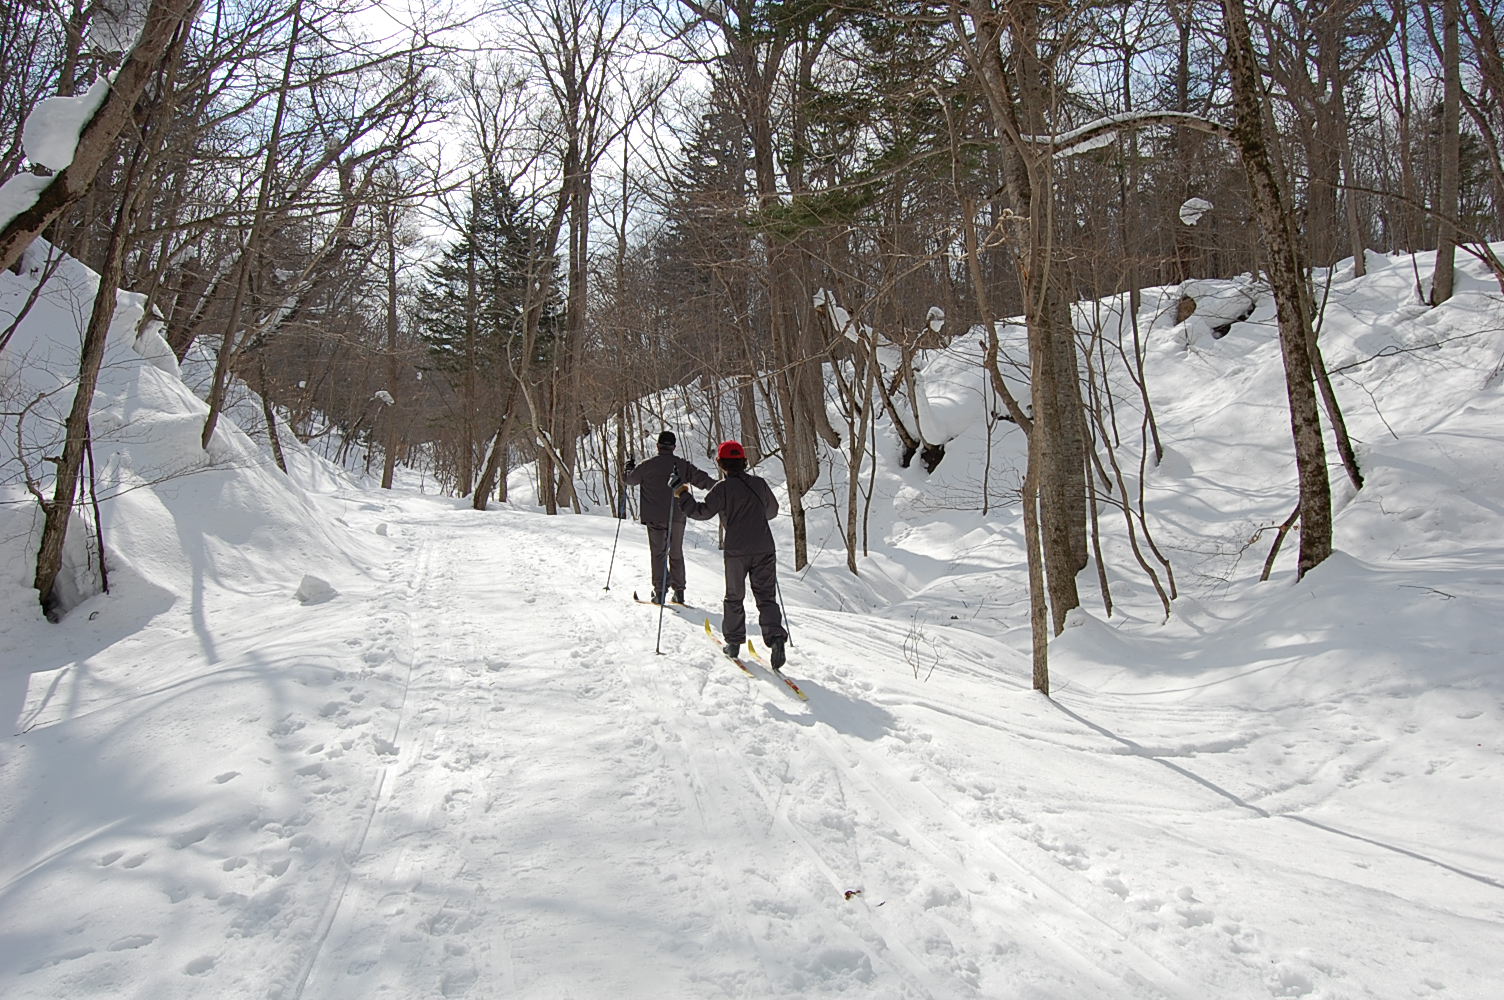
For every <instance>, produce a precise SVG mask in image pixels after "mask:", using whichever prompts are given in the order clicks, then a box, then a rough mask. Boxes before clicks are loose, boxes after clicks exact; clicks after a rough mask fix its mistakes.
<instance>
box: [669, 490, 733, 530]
mask: <svg viewBox="0 0 1504 1000" xmlns="http://www.w3.org/2000/svg"><path fill="white" fill-rule="evenodd" d="M678 498H679V509H680V510H682V511H684V516H686V517H692V518H694V519H695V520H696V521H708V520H710V519H711V518H712V517H715V516H716V515H717V514H719V513H720V512H721V511H723V510H725V509H726V490H725V488H724V487H723V486H722V485H721V484H720V483H716V484H715V485H714V486H713V487H711V489H710V492H709V493H707V494H705V499H704V500H696V499H695V498H694V495H693V494H691V493H690V492H689V487H688V486H681V487H679V493H678Z"/></svg>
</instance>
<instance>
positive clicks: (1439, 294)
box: [1430, 0, 1462, 306]
mask: <svg viewBox="0 0 1504 1000" xmlns="http://www.w3.org/2000/svg"><path fill="white" fill-rule="evenodd" d="M1432 6H1433V7H1434V4H1433V5H1432ZM1457 7H1458V0H1441V61H1442V74H1443V77H1442V79H1443V85H1442V113H1441V177H1440V185H1439V188H1438V191H1437V204H1436V227H1437V238H1436V271H1435V273H1434V274H1433V276H1432V278H1431V298H1430V303H1431V305H1433V306H1439V305H1441V304H1442V303H1443V302H1445V301H1446V300H1447V299H1450V298H1451V297H1452V288H1453V285H1454V283H1455V267H1456V264H1455V258H1456V256H1457V216H1458V206H1459V200H1460V199H1459V194H1458V188H1459V185H1460V176H1461V171H1462V168H1461V158H1462V141H1461V113H1460V110H1459V109H1460V107H1461V104H1462V65H1461V63H1462V60H1461V57H1460V55H1459V53H1458V38H1457V21H1458V9H1457Z"/></svg>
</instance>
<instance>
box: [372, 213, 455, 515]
mask: <svg viewBox="0 0 1504 1000" xmlns="http://www.w3.org/2000/svg"><path fill="white" fill-rule="evenodd" d="M387 221H388V223H389V224H388V225H387V227H386V391H387V394H388V395H390V396H391V397H392V401H391V402H390V403H388V404H387V405H386V410H385V411H384V412H383V414H382V415H383V416H384V417H386V421H385V428H386V434H385V435H384V439H385V440H384V448H385V453H384V454H383V455H382V458H381V488H382V489H384V490H389V489H391V488H392V482H393V480H395V479H396V475H397V440H398V426H397V405H398V395H397V393H398V391H399V390H398V387H397V379H398V377H399V372H398V369H397V207H396V206H395V205H389V206H387ZM472 256H474V255H473V254H472Z"/></svg>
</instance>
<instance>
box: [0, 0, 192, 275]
mask: <svg viewBox="0 0 1504 1000" xmlns="http://www.w3.org/2000/svg"><path fill="white" fill-rule="evenodd" d="M197 9H198V3H197V0H152V4H151V6H150V7H149V8H148V9H147V12H146V21H145V23H144V26H143V27H142V29H141V37H140V38H139V39H137V41H136V46H135V48H133V49H132V50H131V54H130V55H129V56H128V57H127V58H126V60H125V64H124V65H123V66H121V67H120V71H119V72H118V73H117V74H116V75H115V80H114V83H113V84H111V86H110V92H109V94H107V95H106V96H105V99H104V103H102V104H101V105H100V106H99V110H98V111H96V112H95V113H94V117H93V118H91V119H90V120H89V123H88V124H87V125H85V126H84V128H83V131H82V132H81V133H80V134H79V137H78V146H77V148H76V150H75V151H74V154H73V162H72V163H70V164H69V165H68V166H66V167H64V168H63V169H61V170H59V171H58V172H57V173H56V174H55V175H53V177H52V183H50V184H48V185H47V187H46V188H44V189H43V190H42V192H41V194H40V195H38V197H37V200H36V202H35V203H34V204H33V205H32V206H31V207H30V208H28V209H27V210H26V211H24V212H21V213H20V214H18V215H17V216H16V217H15V218H14V219H12V220H10V222H9V223H7V224H6V225H5V227H4V228H3V229H0V268H8V267H10V266H11V265H12V264H14V263H15V262H16V261H17V260H19V259H20V256H21V252H22V251H23V250H25V249H26V248H27V247H28V246H30V245H31V242H32V240H34V239H36V238H37V237H38V236H40V235H41V234H42V231H43V230H44V229H46V228H47V227H48V226H50V225H51V224H52V223H53V222H54V221H55V220H56V219H57V217H58V216H60V215H61V214H62V213H63V211H64V209H66V208H67V207H68V206H69V205H71V204H73V203H74V202H75V201H77V200H78V199H79V198H81V197H83V196H84V194H85V193H86V192H87V191H88V190H89V186H90V185H91V184H92V183H93V182H94V177H95V175H96V174H98V173H99V170H100V168H101V167H103V166H104V164H105V162H106V161H107V160H108V159H109V158H110V156H111V155H112V154H113V153H114V152H115V143H116V140H117V139H119V138H120V133H121V132H122V131H124V130H125V127H126V125H128V124H129V123H130V121H131V118H132V116H133V113H134V111H135V107H136V102H137V101H139V100H140V99H141V95H142V94H143V93H144V92H145V90H146V85H147V83H148V82H150V80H151V78H152V77H153V76H155V75H156V73H157V71H158V70H159V69H160V67H161V65H162V62H163V61H164V60H165V59H166V58H167V57H168V51H169V49H170V47H171V45H172V42H173V39H174V38H175V37H176V36H177V34H178V32H179V31H180V30H182V29H183V28H184V26H185V25H186V24H187V23H188V22H189V21H190V20H191V19H192V18H193V15H194V12H195V11H197Z"/></svg>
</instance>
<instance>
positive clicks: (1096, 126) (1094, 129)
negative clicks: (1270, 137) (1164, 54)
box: [1023, 111, 1230, 156]
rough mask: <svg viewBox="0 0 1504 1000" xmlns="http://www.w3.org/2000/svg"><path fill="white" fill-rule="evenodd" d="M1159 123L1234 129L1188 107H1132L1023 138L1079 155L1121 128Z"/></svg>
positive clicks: (1213, 131)
mask: <svg viewBox="0 0 1504 1000" xmlns="http://www.w3.org/2000/svg"><path fill="white" fill-rule="evenodd" d="M1157 125H1178V126H1180V127H1182V128H1189V129H1195V130H1196V131H1198V132H1208V133H1210V134H1212V135H1217V136H1226V135H1228V134H1229V133H1230V130H1229V129H1228V127H1227V126H1226V125H1220V124H1218V123H1217V122H1214V121H1212V120H1211V119H1209V118H1203V117H1201V116H1200V115H1193V114H1190V113H1189V112H1186V111H1128V112H1124V113H1123V114H1118V115H1108V116H1106V117H1104V118H1098V119H1097V120H1096V121H1094V122H1089V123H1087V124H1085V125H1082V126H1081V127H1080V128H1075V129H1071V130H1070V131H1069V132H1064V133H1061V134H1060V135H1053V136H1052V135H1026V136H1024V137H1023V141H1024V142H1027V143H1031V144H1033V145H1036V146H1050V147H1052V150H1053V155H1055V156H1075V155H1077V154H1079V153H1085V152H1087V151H1089V150H1093V149H1099V148H1101V147H1102V146H1105V145H1107V144H1108V143H1110V142H1112V141H1113V140H1114V139H1116V138H1117V136H1118V133H1119V132H1126V131H1128V130H1130V129H1139V128H1153V127H1155V126H1157Z"/></svg>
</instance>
